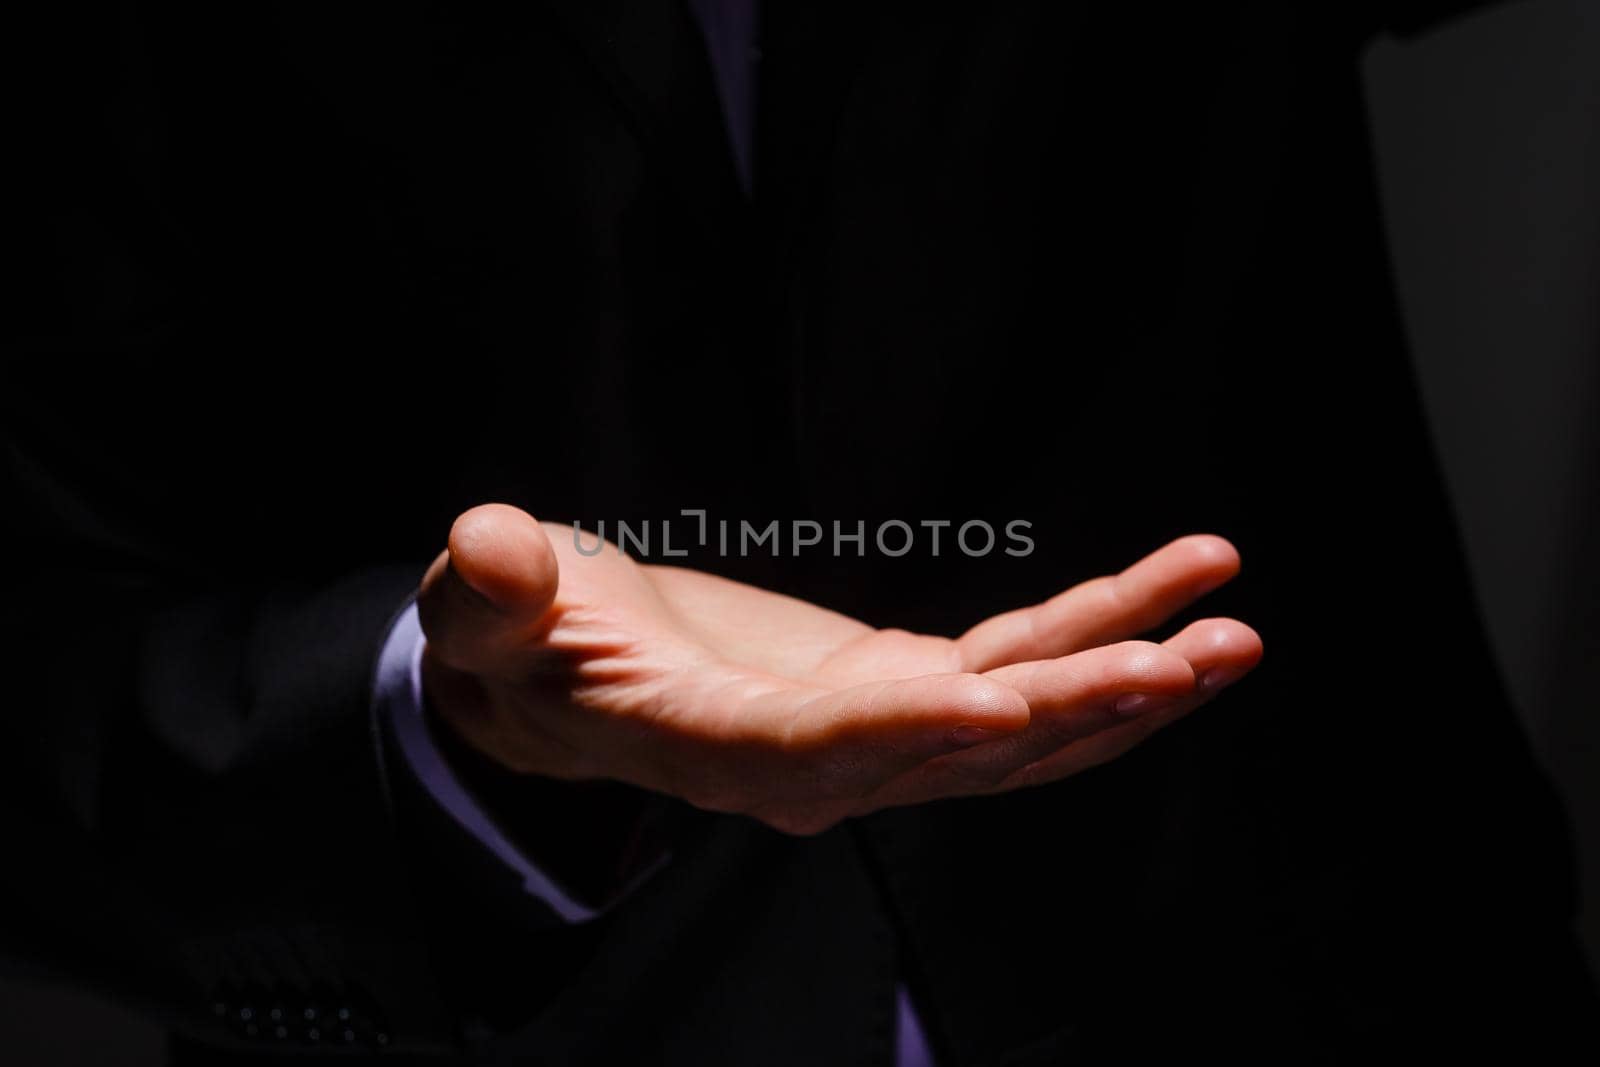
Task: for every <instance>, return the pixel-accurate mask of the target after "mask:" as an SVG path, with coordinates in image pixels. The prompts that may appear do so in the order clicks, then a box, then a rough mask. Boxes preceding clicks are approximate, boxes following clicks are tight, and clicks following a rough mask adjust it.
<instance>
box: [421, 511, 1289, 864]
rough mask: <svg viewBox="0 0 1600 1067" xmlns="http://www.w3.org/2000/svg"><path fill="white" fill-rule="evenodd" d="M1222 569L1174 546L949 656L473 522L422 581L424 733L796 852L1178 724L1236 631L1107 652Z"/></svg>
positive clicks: (1219, 627) (1220, 563)
mask: <svg viewBox="0 0 1600 1067" xmlns="http://www.w3.org/2000/svg"><path fill="white" fill-rule="evenodd" d="M586 552H587V550H586ZM1238 567H1239V557H1238V554H1237V552H1235V551H1234V549H1233V547H1232V546H1231V545H1230V544H1228V542H1226V541H1224V540H1223V539H1221V538H1219V537H1213V536H1209V535H1197V536H1192V537H1185V538H1180V539H1179V540H1177V541H1174V542H1172V543H1171V544H1169V545H1167V546H1165V547H1164V548H1162V549H1160V550H1158V551H1156V552H1155V553H1152V554H1151V555H1149V556H1147V557H1145V558H1144V559H1142V560H1140V561H1139V562H1138V563H1136V564H1134V565H1133V566H1132V567H1130V568H1128V569H1127V570H1125V571H1123V572H1122V573H1121V574H1119V575H1115V576H1110V577H1104V578H1097V579H1094V580H1092V581H1088V582H1084V583H1082V584H1080V585H1077V586H1074V587H1073V588H1071V589H1069V590H1067V591H1066V592H1064V593H1061V594H1059V595H1057V596H1055V597H1053V598H1051V599H1050V600H1048V601H1045V602H1044V603H1042V604H1038V605H1034V606H1032V607H1028V608H1022V609H1019V610H1016V611H1011V612H1007V613H1005V614H1001V615H997V616H995V617H993V618H990V619H987V620H985V621H984V622H981V623H979V624H978V625H977V626H975V627H973V628H972V629H971V630H969V631H967V632H966V633H965V634H963V635H962V636H961V637H959V638H956V639H949V638H943V637H935V636H928V635H920V634H912V633H908V632H905V631H903V630H877V629H874V628H872V627H870V626H868V625H866V624H865V623H862V622H859V621H857V620H855V619H851V618H848V617H846V616H844V615H840V614H837V613H835V612H831V611H828V610H826V609H823V608H820V607H817V606H815V605H812V604H809V603H806V602H805V601H802V600H797V599H794V598H792V597H787V596H782V595H780V594H777V593H772V592H768V591H766V590H762V589H758V588H755V587H753V586H749V585H744V584H741V583H739V582H733V581H729V580H727V579H724V578H719V577H715V576H713V575H709V574H705V573H702V572H698V571H693V570H688V569H684V568H679V567H666V566H658V565H650V564H640V563H637V562H635V561H633V560H631V559H629V558H628V557H626V556H624V555H622V554H621V553H619V552H617V551H616V550H615V548H614V547H612V546H609V545H607V546H606V548H605V550H604V551H601V552H599V553H598V554H595V555H588V554H586V553H579V552H578V551H577V550H576V548H575V547H574V544H573V537H572V529H571V527H567V526H561V525H556V524H540V523H538V522H536V521H535V520H534V519H533V518H532V516H530V515H528V514H527V513H526V512H523V511H520V510H518V509H516V508H513V507H509V506H507V505H501V504H488V505H484V506H481V507H477V508H473V509H472V510H470V511H467V512H465V513H464V514H462V515H461V516H460V517H459V518H458V519H457V520H456V522H455V524H454V526H453V527H452V528H451V531H450V541H449V547H448V548H447V549H446V551H445V552H443V553H441V554H440V555H439V557H438V559H436V560H435V561H434V563H433V565H432V567H430V568H429V570H428V573H427V575H426V576H425V577H424V578H423V581H422V587H421V590H420V592H419V595H418V611H419V615H420V618H421V621H422V627H423V631H424V633H425V634H426V636H427V644H426V647H425V650H424V654H423V681H424V687H425V689H426V693H427V698H428V701H429V703H430V705H431V706H432V707H433V708H434V710H435V711H436V712H437V713H438V715H439V716H440V718H442V719H443V720H444V721H446V722H448V723H449V724H450V725H451V726H452V727H453V728H454V729H455V730H456V731H457V732H458V733H459V734H460V735H461V736H462V737H464V738H465V739H466V740H467V741H468V742H469V743H470V744H472V745H473V746H475V747H476V748H478V749H479V750H480V751H482V752H484V753H485V754H487V755H489V756H490V757H492V758H493V759H495V760H497V761H499V762H500V763H502V764H503V765H505V766H507V767H510V768H512V769H513V770H517V771H521V772H524V773H529V774H539V775H544V776H548V777H553V778H558V779H569V780H576V779H597V778H598V779H616V780H620V781H625V782H629V783H631V784H633V785H637V786H641V787H644V788H646V789H651V790H655V791H657V792H662V793H667V794H671V795H674V796H677V797H680V798H682V799H683V800H685V801H687V802H689V803H690V804H693V805H695V806H697V807H700V808H704V809H708V810H713V811H722V812H735V813H742V814H746V815H750V816H752V817H754V818H757V819H759V820H761V821H763V822H765V823H767V824H768V825H771V826H773V827H775V828H777V829H779V830H782V831H785V832H788V833H796V834H810V833H817V832H820V831H822V830H825V829H827V828H828V827H830V826H832V825H834V824H835V823H837V822H839V821H840V820H842V819H845V818H849V817H851V816H854V815H861V814H865V813H867V812H870V811H874V810H877V809H879V808H884V807H890V806H895V805H903V804H915V803H920V802H923V801H927V800H933V799H937V798H941V797H951V796H963V795H972V794H981V793H996V792H1004V791H1006V790H1011V789H1017V788H1021V787H1024V786H1032V785H1038V784H1041V783H1044V782H1048V781H1052V780H1055V779H1058V778H1062V777H1066V776H1068V775H1071V774H1075V773H1077V772H1079V771H1081V770H1084V769H1086V768H1088V767H1091V766H1094V765H1096V764H1099V763H1103V762H1105V761H1107V760H1110V759H1113V758H1115V757H1117V756H1120V755H1122V754H1123V753H1124V752H1127V751H1128V750H1129V749H1131V748H1133V747H1134V746H1135V745H1137V744H1138V743H1139V742H1140V741H1141V740H1143V739H1144V738H1145V737H1147V736H1149V735H1150V734H1151V733H1153V732H1154V731H1156V730H1158V729H1160V728H1161V727H1162V726H1165V725H1167V724H1168V723H1171V722H1173V721H1175V720H1176V719H1177V718H1179V717H1181V716H1183V715H1186V714H1188V713H1189V712H1190V711H1193V710H1194V709H1195V708H1197V707H1199V706H1200V705H1201V704H1203V703H1205V702H1206V701H1207V700H1209V699H1211V698H1212V697H1213V696H1215V695H1216V693H1217V692H1219V691H1220V690H1221V689H1222V688H1224V687H1225V686H1227V685H1229V684H1231V683H1232V682H1234V681H1236V680H1237V679H1239V678H1240V677H1242V676H1243V675H1244V674H1245V673H1247V672H1248V671H1249V670H1250V669H1251V668H1252V667H1254V666H1255V664H1256V662H1257V661H1258V660H1259V659H1260V656H1261V642H1260V639H1259V638H1258V637H1257V636H1256V634H1255V632H1254V631H1253V630H1251V629H1250V628H1249V627H1248V626H1246V625H1244V624H1243V623H1241V622H1238V621H1236V620H1233V619H1205V620H1202V621H1199V622H1196V623H1193V624H1192V625H1190V626H1188V627H1187V628H1185V629H1184V630H1183V631H1182V632H1180V633H1178V634H1177V635H1175V636H1173V637H1172V638H1170V639H1169V640H1167V641H1166V642H1164V643H1162V644H1155V643H1152V642H1149V641H1140V640H1130V638H1133V637H1134V636H1135V635H1137V634H1140V633H1143V632H1145V631H1147V630H1149V629H1151V628H1152V627H1154V626H1156V625H1159V624H1160V623H1161V622H1163V621H1164V620H1166V619H1167V618H1169V617H1171V616H1172V615H1173V614H1175V613H1176V612H1178V611H1179V610H1181V609H1183V608H1185V607H1187V606H1188V605H1189V604H1191V603H1193V602H1194V601H1195V600H1197V599H1198V598H1199V597H1200V596H1202V595H1204V594H1205V593H1207V592H1209V591H1211V590H1212V589H1215V588H1216V587H1217V586H1219V585H1221V584H1223V583H1224V582H1226V581H1227V580H1228V579H1230V578H1232V577H1233V575H1234V574H1235V573H1237V571H1238Z"/></svg>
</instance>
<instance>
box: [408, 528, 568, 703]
mask: <svg viewBox="0 0 1600 1067" xmlns="http://www.w3.org/2000/svg"><path fill="white" fill-rule="evenodd" d="M559 580H560V570H559V568H558V566H557V564H556V555H555V550H554V549H552V548H551V547H550V539H549V538H548V537H546V536H545V532H544V529H543V528H542V527H541V526H540V525H539V523H538V522H537V521H536V520H535V519H534V517H533V516H532V515H529V514H528V513H527V512H526V511H523V510H522V509H520V508H514V507H512V506H510V505H509V504H484V505H481V506H479V507H475V508H472V509H471V510H470V511H465V512H463V513H462V514H461V515H460V517H458V518H457V519H456V521H455V523H454V524H453V525H452V526H451V527H450V543H449V547H448V548H447V549H446V550H445V551H444V552H441V553H440V554H439V558H438V559H435V560H434V561H433V565H432V566H431V567H429V568H428V573H427V574H426V575H424V576H423V579H422V585H421V588H420V589H419V590H418V593H417V616H418V619H419V620H420V621H421V623H422V632H423V634H424V635H425V636H426V637H427V639H428V646H429V649H430V651H431V652H432V654H433V655H435V656H437V657H438V659H439V660H440V661H442V662H443V663H445V664H448V665H449V666H451V667H455V668H457V669H459V670H463V671H473V672H477V671H484V670H492V669H493V668H495V667H496V666H500V665H505V664H507V663H511V662H514V661H515V660H517V659H519V658H521V657H522V656H525V655H526V654H527V652H528V650H529V648H530V646H532V645H533V644H535V643H536V642H537V641H538V638H539V634H540V632H541V629H542V624H543V621H544V617H545V615H546V613H547V612H549V610H550V606H551V604H553V603H554V602H555V597H556V586H557V584H558V582H559Z"/></svg>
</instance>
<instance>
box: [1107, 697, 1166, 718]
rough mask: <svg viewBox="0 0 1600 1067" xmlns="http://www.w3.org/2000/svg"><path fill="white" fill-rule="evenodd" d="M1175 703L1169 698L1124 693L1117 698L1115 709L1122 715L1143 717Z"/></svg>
mask: <svg viewBox="0 0 1600 1067" xmlns="http://www.w3.org/2000/svg"><path fill="white" fill-rule="evenodd" d="M1173 703H1175V701H1174V700H1173V699H1172V698H1171V697H1164V696H1156V695H1154V694H1152V693H1126V694H1124V695H1122V696H1120V697H1118V698H1117V704H1116V708H1117V710H1118V711H1119V712H1121V713H1122V714H1124V715H1143V714H1145V713H1146V712H1149V711H1157V710H1159V709H1161V708H1164V707H1167V706H1168V705H1170V704H1173Z"/></svg>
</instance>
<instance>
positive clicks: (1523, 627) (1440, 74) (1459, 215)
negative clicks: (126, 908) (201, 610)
mask: <svg viewBox="0 0 1600 1067" xmlns="http://www.w3.org/2000/svg"><path fill="white" fill-rule="evenodd" d="M1597 8H1600V6H1597V5H1595V4H1593V3H1590V2H1587V0H1536V2H1528V3H1519V4H1509V5H1500V6H1497V7H1493V8H1490V9H1489V10H1487V11H1486V12H1484V13H1482V14H1480V15H1477V16H1475V17H1472V18H1469V19H1464V20H1461V21H1459V22H1457V23H1454V24H1451V25H1448V26H1446V27H1444V28H1442V29H1439V30H1437V31H1435V32H1433V33H1430V34H1428V35H1426V36H1423V37H1420V38H1417V39H1414V40H1411V41H1408V42H1405V43H1397V42H1393V41H1380V42H1377V43H1376V44H1375V45H1374V46H1373V47H1372V49H1371V50H1370V52H1369V54H1368V56H1367V70H1366V73H1367V85H1368V90H1369V93H1370V97H1371V104H1372V113H1373V116H1374V129H1373V134H1374V137H1375V138H1376V143H1377V147H1378V157H1379V162H1380V168H1381V179H1382V185H1383V193H1384V199H1385V207H1386V210H1387V214H1388V220H1387V221H1388V228H1389V233H1390V238H1391V241H1392V244H1393V252H1394V256H1395V262H1396V268H1397V272H1398V276H1399V284H1400V291H1401V297H1402V302H1403V306H1404V311H1405V315H1406V321H1407V326H1408V329H1409V331H1410V334H1411V339H1412V343H1413V354H1414V357H1415V359H1416V362H1417V369H1418V372H1419V374H1420V377H1421V380H1422V385H1423V394H1424V398H1425V401H1426V404H1427V409H1428V416H1429V419H1430V423H1431V428H1432V430H1433V433H1434V436H1435V440H1436V441H1437V443H1438V446H1439V449H1440V451H1441V453H1442V456H1443V459H1444V462H1445V467H1446V473H1447V477H1448V480H1449V490H1450V493H1451V497H1452V500H1453V502H1454V505H1455V508H1456V514H1457V517H1458V520H1459V521H1460V523H1461V526H1462V529H1463V532H1464V534H1465V539H1466V545H1467V549H1468V553H1469V559H1470V562H1471V566H1472V570H1473V578H1474V582H1475V585H1476V592H1477V595H1478V599H1479V603H1480V605H1481V607H1482V610H1483V612H1484V614H1485V616H1486V618H1487V620H1488V623H1489V629H1490V634H1491V637H1492V639H1493V641H1494V645H1495V651H1496V654H1497V655H1498V657H1499V660H1500V667H1501V669H1502V670H1503V672H1504V673H1505V675H1506V677H1507V679H1508V681H1509V682H1510V685H1511V689H1512V692H1513V694H1514V695H1515V697H1516V700H1517V704H1518V709H1519V711H1520V712H1521V714H1522V716H1523V721H1524V723H1525V724H1526V726H1527V729H1528V732H1529V735H1530V736H1531V737H1532V739H1533V741H1534V744H1535V747H1536V749H1537V750H1538V751H1539V753H1540V755H1541V757H1542V758H1543V760H1544V761H1545V765H1546V767H1547V768H1548V769H1549V770H1550V772H1551V773H1552V775H1553V776H1554V778H1555V780H1556V782H1557V784H1558V786H1559V787H1560V788H1561V790H1562V792H1563V794H1564V795H1565V797H1566V798H1567V802H1568V804H1569V807H1570V810H1571V813H1572V819H1573V825H1574V828H1575V832H1576V835H1577V841H1576V847H1577V848H1578V852H1579V858H1580V862H1581V868H1582V871H1583V878H1584V889H1585V896H1584V901H1585V907H1584V912H1583V915H1582V923H1583V931H1584V936H1585V940H1586V942H1587V944H1588V947H1589V951H1590V954H1591V958H1592V959H1595V960H1597V961H1600V775H1597V774H1596V773H1595V772H1596V770H1600V699H1597V697H1596V695H1595V694H1596V692H1597V688H1596V680H1597V674H1600V424H1597V417H1600V359H1597V358H1596V357H1597V356H1600V332H1597V314H1596V312H1597V304H1600V193H1597V192H1596V190H1600V145H1597V140H1596V136H1597V135H1596V131H1597V129H1600V121H1597V120H1600V86H1597V78H1596V75H1595V67H1596V64H1597V62H1600V9H1597ZM0 1044H4V1045H5V1046H6V1047H8V1048H10V1049H12V1050H14V1051H13V1055H14V1061H13V1062H17V1063H27V1064H36V1065H39V1067H51V1065H55V1064H62V1065H72V1067H93V1065H96V1064H117V1065H126V1067H140V1065H143V1064H157V1063H159V1062H160V1061H161V1045H162V1039H161V1035H160V1034H159V1033H158V1032H156V1031H155V1030H153V1029H152V1028H150V1027H149V1026H147V1025H146V1024H144V1023H143V1022H141V1021H140V1020H139V1019H138V1018H137V1017H135V1016H134V1015H132V1014H131V1013H129V1012H128V1011H126V1010H124V1009H122V1008H119V1007H115V1006H111V1005H106V1004H102V1003H100V1002H98V1001H94V1000H91V999H88V998H86V997H84V996H82V995H80V994H77V993H74V992H72V991H68V990H58V989H41V988H36V987H33V986H31V985H28V984H26V983H22V982H16V981H10V982H7V983H5V984H3V985H0Z"/></svg>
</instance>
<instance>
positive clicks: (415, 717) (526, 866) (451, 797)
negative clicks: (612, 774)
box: [373, 602, 670, 923]
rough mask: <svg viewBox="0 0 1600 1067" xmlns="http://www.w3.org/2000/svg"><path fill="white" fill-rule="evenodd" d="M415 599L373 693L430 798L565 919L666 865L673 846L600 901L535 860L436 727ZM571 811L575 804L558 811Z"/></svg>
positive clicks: (598, 909) (578, 917) (589, 911)
mask: <svg viewBox="0 0 1600 1067" xmlns="http://www.w3.org/2000/svg"><path fill="white" fill-rule="evenodd" d="M426 640H427V639H426V638H425V637H424V636H423V633H422V626H421V624H420V623H419V622H418V619H417V607H416V604H415V603H414V602H413V603H412V604H410V605H409V606H408V607H407V608H406V609H405V610H404V611H403V612H401V613H400V615H399V616H398V617H397V618H396V620H395V623H394V625H393V626H392V627H391V628H390V631H389V633H388V636H387V637H386V639H385V641H384V645H383V650H382V653H381V655H380V658H379V662H378V670H377V674H376V677H375V680H374V692H373V700H374V702H375V705H376V708H375V710H376V711H377V714H378V719H379V722H380V724H381V726H382V728H383V729H385V730H387V731H389V733H390V734H391V737H392V739H393V741H394V745H395V747H396V748H397V749H398V750H399V752H400V754H401V756H402V758H403V759H404V760H405V761H406V763H407V764H408V765H409V767H410V770H411V772H412V774H413V775H415V777H416V779H417V781H418V782H419V783H421V785H422V787H423V789H424V791H425V792H426V794H427V797H428V798H429V800H430V802H431V803H433V804H434V805H436V806H437V807H438V808H439V809H440V810H442V811H443V812H445V813H446V814H448V815H449V816H450V818H451V819H452V820H453V821H454V822H455V824H456V825H458V826H459V827H460V829H461V831H462V832H463V833H465V834H467V835H470V836H471V837H472V838H475V839H476V840H477V841H478V843H479V844H481V845H482V846H483V847H484V848H485V849H486V850H487V851H489V852H490V853H492V854H493V855H494V856H495V857H496V858H497V859H498V860H499V861H500V862H501V863H503V864H504V865H505V866H507V867H508V868H510V869H511V870H512V871H514V872H515V873H516V875H517V876H518V877H519V878H520V879H521V881H522V886H523V889H524V890H525V891H526V892H527V893H528V894H529V895H531V896H533V897H535V898H537V899H539V900H541V901H543V902H544V903H545V904H546V905H548V906H549V907H550V909H551V910H552V911H554V912H555V913H556V915H558V916H559V917H560V918H561V919H562V920H563V921H565V922H568V923H583V922H588V921H590V920H592V919H594V918H596V917H598V916H599V915H601V914H604V913H605V912H606V911H608V910H609V909H610V908H612V907H614V906H616V905H617V904H618V903H620V902H621V901H622V900H623V899H624V898H625V897H627V896H628V894H630V893H631V892H633V890H634V889H636V888H637V887H638V886H639V885H641V884H643V883H644V882H645V881H647V880H648V879H649V878H650V876H651V875H653V874H654V873H655V872H656V871H658V870H659V869H661V867H663V866H665V865H666V863H667V862H668V861H669V860H670V854H669V853H666V852H662V853H661V855H660V856H659V857H657V858H656V859H655V860H654V862H652V863H650V864H649V865H647V866H645V867H643V868H642V869H641V870H639V871H638V873H637V874H635V875H634V876H633V877H632V878H631V879H630V880H629V881H628V882H626V883H625V884H623V885H622V886H621V887H620V888H619V889H618V890H617V891H616V892H614V893H612V894H610V896H609V897H608V898H606V899H603V900H600V901H586V900H582V899H579V895H578V894H576V893H575V892H573V891H572V890H571V889H570V888H568V887H567V886H565V885H563V884H562V883H561V881H560V880H558V879H557V878H556V877H554V876H553V875H552V874H551V873H550V872H549V871H547V870H545V869H544V868H543V867H542V866H541V865H540V864H539V863H536V862H534V860H533V859H532V858H530V857H529V855H528V854H527V852H526V851H525V850H524V849H523V848H521V847H519V846H518V845H517V844H516V843H514V842H513V841H512V840H511V837H510V835H509V834H508V833H507V832H506V830H505V828H504V827H502V826H501V825H500V823H499V822H498V821H497V819H496V818H495V816H494V815H493V814H492V813H491V812H490V810H489V809H488V807H487V806H486V805H485V804H484V802H483V801H482V799H481V798H480V797H479V796H477V795H476V794H475V792H474V789H473V787H472V785H471V783H469V782H468V781H466V780H465V779H464V778H463V777H462V775H461V774H460V773H459V771H458V769H457V768H456V767H455V766H453V765H452V763H451V761H450V760H448V759H447V758H446V756H445V753H444V751H443V749H442V747H441V745H440V744H439V742H438V739H436V738H435V737H434V735H433V729H432V728H431V727H430V726H429V723H428V717H427V715H426V714H425V713H424V712H425V703H424V700H425V698H424V693H423V688H422V651H423V648H424V646H425V644H426ZM550 816H551V817H552V818H570V817H571V816H570V812H561V813H555V812H552V813H550Z"/></svg>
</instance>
